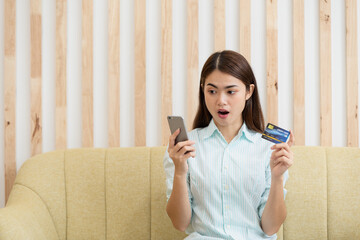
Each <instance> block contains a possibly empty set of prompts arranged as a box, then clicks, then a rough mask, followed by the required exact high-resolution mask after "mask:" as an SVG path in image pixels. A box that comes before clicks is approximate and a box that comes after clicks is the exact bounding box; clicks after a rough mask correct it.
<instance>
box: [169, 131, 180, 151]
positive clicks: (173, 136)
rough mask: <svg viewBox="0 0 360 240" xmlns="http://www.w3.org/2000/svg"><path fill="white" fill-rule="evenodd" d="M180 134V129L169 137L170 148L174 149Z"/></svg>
mask: <svg viewBox="0 0 360 240" xmlns="http://www.w3.org/2000/svg"><path fill="white" fill-rule="evenodd" d="M179 133H180V128H178V129H176V131H175V132H174V133H173V134H171V135H170V137H169V147H170V146H171V147H173V146H174V145H175V139H176V137H177V136H178V135H179Z"/></svg>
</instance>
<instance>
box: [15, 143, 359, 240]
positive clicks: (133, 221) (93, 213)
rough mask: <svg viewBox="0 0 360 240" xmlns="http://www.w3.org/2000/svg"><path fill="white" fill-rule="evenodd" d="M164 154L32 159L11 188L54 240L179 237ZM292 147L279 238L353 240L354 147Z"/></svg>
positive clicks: (93, 152)
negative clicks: (34, 209) (49, 226)
mask: <svg viewBox="0 0 360 240" xmlns="http://www.w3.org/2000/svg"><path fill="white" fill-rule="evenodd" d="M165 149H166V148H165V147H152V148H148V147H136V148H109V149H73V150H66V151H55V152H50V153H45V154H40V155H37V156H35V157H33V158H31V159H30V160H28V161H26V162H25V163H24V164H23V166H22V167H21V170H20V171H19V173H18V175H17V177H16V181H15V184H18V185H22V186H25V187H27V188H28V189H30V190H31V191H33V192H35V193H36V194H37V195H38V196H39V197H40V198H41V199H42V201H43V202H44V203H45V204H46V206H47V208H48V209H49V212H50V215H51V217H52V219H53V222H54V224H55V227H56V231H57V233H58V235H59V239H61V240H65V239H68V240H71V239H149V238H150V239H183V238H184V237H185V236H186V235H185V234H184V233H181V232H179V231H177V230H175V229H174V228H173V227H172V224H171V221H170V220H169V218H168V217H167V215H166V212H165V206H166V196H165V174H164V170H163V156H164V152H165ZM292 149H293V151H294V154H295V162H294V165H293V166H292V167H291V168H290V170H289V175H290V178H289V180H288V182H287V184H286V188H287V190H288V193H287V196H286V205H287V212H288V214H287V219H286V221H285V223H284V225H283V231H282V230H281V231H279V233H278V237H279V239H280V240H281V239H285V240H287V239H319V240H321V239H360V204H359V202H360V194H359V193H360V174H359V171H360V149H358V148H324V147H293V148H292ZM150 236H151V237H150Z"/></svg>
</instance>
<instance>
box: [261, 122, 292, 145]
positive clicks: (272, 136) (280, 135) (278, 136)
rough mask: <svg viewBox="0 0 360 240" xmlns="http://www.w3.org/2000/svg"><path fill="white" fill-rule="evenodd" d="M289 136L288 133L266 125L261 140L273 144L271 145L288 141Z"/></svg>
mask: <svg viewBox="0 0 360 240" xmlns="http://www.w3.org/2000/svg"><path fill="white" fill-rule="evenodd" d="M289 136H290V132H289V131H287V130H285V129H283V128H281V127H278V126H276V125H274V124H272V123H268V125H267V126H266V129H265V131H264V133H263V134H262V138H264V139H266V140H268V141H270V142H273V143H283V142H286V141H287V140H288V138H289Z"/></svg>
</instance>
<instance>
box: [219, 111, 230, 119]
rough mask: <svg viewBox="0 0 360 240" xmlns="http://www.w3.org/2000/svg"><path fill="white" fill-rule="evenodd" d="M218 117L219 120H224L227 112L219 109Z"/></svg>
mask: <svg viewBox="0 0 360 240" xmlns="http://www.w3.org/2000/svg"><path fill="white" fill-rule="evenodd" d="M218 115H219V117H221V118H226V117H227V116H228V115H229V111H227V110H225V109H220V110H219V111H218Z"/></svg>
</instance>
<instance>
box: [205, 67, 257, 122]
mask: <svg viewBox="0 0 360 240" xmlns="http://www.w3.org/2000/svg"><path fill="white" fill-rule="evenodd" d="M253 90H254V85H253V84H251V85H250V90H249V91H246V86H245V84H244V83H243V82H242V81H240V80H239V79H237V78H235V77H233V76H231V75H230V74H227V73H223V72H221V71H219V70H215V71H213V72H212V73H211V74H210V75H209V76H208V77H207V78H206V79H205V84H204V95H205V104H206V107H207V109H208V110H209V112H210V114H211V115H212V117H213V119H214V121H215V124H216V125H217V126H218V128H223V127H231V128H235V129H239V128H240V126H241V125H242V123H243V119H242V111H243V110H244V107H245V102H246V100H248V99H249V98H250V97H251V95H252V92H253Z"/></svg>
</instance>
